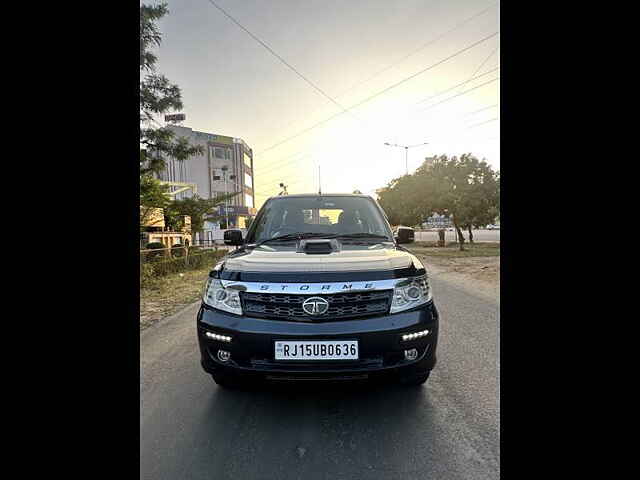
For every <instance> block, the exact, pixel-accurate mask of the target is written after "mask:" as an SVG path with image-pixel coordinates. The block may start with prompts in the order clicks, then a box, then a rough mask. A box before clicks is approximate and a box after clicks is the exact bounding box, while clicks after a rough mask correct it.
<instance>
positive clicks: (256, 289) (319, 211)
mask: <svg viewBox="0 0 640 480" xmlns="http://www.w3.org/2000/svg"><path fill="white" fill-rule="evenodd" d="M225 243H226V244H228V245H236V246H237V247H238V248H237V249H236V250H235V251H233V252H232V253H230V254H229V255H227V256H226V257H224V258H223V259H222V260H221V261H220V262H219V263H218V264H217V265H216V266H215V268H214V269H213V270H212V271H211V273H210V274H209V278H208V279H207V282H206V284H205V287H204V292H203V299H202V306H201V308H200V310H199V312H198V317H197V331H198V342H199V345H200V353H201V364H202V367H203V368H204V370H205V371H206V372H208V373H210V374H211V375H212V376H213V379H214V380H215V381H216V383H218V384H219V385H222V386H238V385H240V384H242V383H244V382H247V381H252V380H265V379H266V380H281V381H284V380H355V379H365V378H373V377H384V376H395V377H397V378H399V379H400V381H402V382H403V383H406V384H411V385H420V384H422V383H424V382H425V381H426V380H427V378H428V377H429V373H430V371H431V369H432V368H433V367H434V366H435V364H436V346H437V340H438V311H437V309H436V307H435V305H434V302H433V299H432V292H431V287H430V285H429V279H428V276H427V272H426V270H425V267H424V265H423V264H422V262H420V260H419V259H418V258H416V257H415V256H414V255H413V254H411V253H410V252H409V251H408V250H406V249H405V248H403V247H402V246H401V245H399V243H401V240H400V239H398V238H394V236H393V234H392V231H391V227H390V226H389V222H388V221H387V218H386V215H385V214H384V212H383V211H382V209H381V208H380V206H379V205H378V203H377V202H376V201H375V200H374V199H372V198H371V197H369V196H366V195H346V194H345V195H343V194H322V195H320V194H308V195H284V196H279V197H272V198H270V199H269V200H267V201H266V202H265V204H264V205H263V207H262V208H261V209H260V211H259V212H258V215H257V216H256V218H255V220H254V221H253V222H252V224H251V227H250V228H249V230H248V232H247V237H246V238H245V239H243V238H242V233H241V232H240V231H239V230H229V231H226V232H225Z"/></svg>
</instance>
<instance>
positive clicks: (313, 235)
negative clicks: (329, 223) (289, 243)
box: [253, 232, 327, 248]
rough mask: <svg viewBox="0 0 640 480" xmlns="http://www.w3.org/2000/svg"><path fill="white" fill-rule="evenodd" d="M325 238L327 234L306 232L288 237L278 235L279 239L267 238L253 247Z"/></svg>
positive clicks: (288, 235) (290, 234)
mask: <svg viewBox="0 0 640 480" xmlns="http://www.w3.org/2000/svg"><path fill="white" fill-rule="evenodd" d="M316 237H323V238H327V235H326V234H325V233H317V232H304V233H287V234H286V235H278V236H277V237H273V238H267V239H266V240H262V241H260V242H258V243H256V244H255V245H254V246H253V247H254V248H255V247H259V246H260V245H263V244H265V243H268V242H278V241H286V240H302V239H305V238H316Z"/></svg>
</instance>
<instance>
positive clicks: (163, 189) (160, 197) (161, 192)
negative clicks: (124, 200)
mask: <svg viewBox="0 0 640 480" xmlns="http://www.w3.org/2000/svg"><path fill="white" fill-rule="evenodd" d="M168 190H169V187H167V186H166V185H162V184H161V183H160V182H159V181H158V180H157V179H155V178H153V177H152V176H151V175H141V176H140V230H141V231H143V230H144V228H145V225H146V224H147V222H148V221H149V220H150V219H151V218H152V217H153V215H154V212H155V210H156V209H157V208H165V207H166V206H167V205H168V204H169V197H168V196H167V191H168Z"/></svg>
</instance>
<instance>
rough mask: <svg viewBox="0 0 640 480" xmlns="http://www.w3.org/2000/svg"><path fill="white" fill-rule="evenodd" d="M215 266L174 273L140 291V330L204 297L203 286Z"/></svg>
mask: <svg viewBox="0 0 640 480" xmlns="http://www.w3.org/2000/svg"><path fill="white" fill-rule="evenodd" d="M212 268H213V265H207V266H206V267H203V268H200V269H197V270H189V271H186V272H181V273H172V274H169V275H166V276H163V277H159V278H155V279H154V280H153V282H150V283H149V284H148V285H147V286H145V287H144V288H141V289H140V328H141V329H143V328H146V327H148V326H149V325H151V324H153V323H154V322H156V321H158V320H160V319H162V318H164V317H166V316H168V315H171V314H173V313H175V312H177V311H178V310H180V309H181V308H183V307H185V306H187V305H189V304H190V303H193V302H195V301H196V300H198V298H200V296H201V295H202V286H203V284H204V281H205V280H206V278H207V276H208V275H209V272H210V271H211V269H212Z"/></svg>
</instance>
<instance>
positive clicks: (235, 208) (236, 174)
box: [158, 125, 256, 237]
mask: <svg viewBox="0 0 640 480" xmlns="http://www.w3.org/2000/svg"><path fill="white" fill-rule="evenodd" d="M169 128H170V129H171V130H172V131H173V132H174V133H175V135H176V137H183V138H186V139H187V141H188V142H189V144H191V145H201V146H202V147H204V153H203V154H202V155H195V156H193V157H190V158H189V159H188V160H185V161H182V162H180V161H177V160H173V159H167V160H166V167H165V169H164V171H163V172H161V173H160V174H159V175H158V178H159V179H160V180H165V181H170V182H184V183H194V184H195V185H196V186H197V194H198V195H199V196H200V197H202V198H214V197H216V196H219V195H222V194H224V193H231V192H239V193H238V195H236V196H235V197H233V198H231V199H230V200H228V202H227V206H226V207H225V206H223V207H222V208H221V209H220V212H219V213H220V214H221V215H224V216H225V219H226V215H227V214H228V216H229V227H230V228H234V227H235V228H244V227H245V223H246V220H247V218H249V217H252V216H254V215H255V213H256V209H255V208H254V204H255V190H254V185H255V180H254V175H253V172H254V170H253V152H252V150H251V148H250V147H249V146H248V145H247V144H246V143H245V142H244V140H242V139H241V138H233V137H227V136H224V135H217V134H213V133H206V132H198V131H195V130H193V129H191V128H188V127H182V126H178V125H172V126H170V127H169ZM191 195H193V191H185V192H182V193H178V194H176V198H178V199H180V198H184V197H186V196H191ZM216 228H217V225H216V224H215V223H213V222H207V223H206V224H205V237H207V236H209V237H211V234H210V233H209V234H208V233H207V230H208V229H216Z"/></svg>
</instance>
